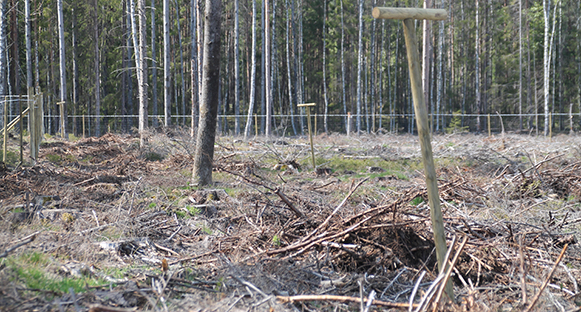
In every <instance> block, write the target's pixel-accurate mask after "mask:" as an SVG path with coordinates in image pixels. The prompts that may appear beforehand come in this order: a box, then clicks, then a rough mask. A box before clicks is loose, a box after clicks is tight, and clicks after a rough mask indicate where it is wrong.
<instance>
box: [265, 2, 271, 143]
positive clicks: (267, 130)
mask: <svg viewBox="0 0 581 312" xmlns="http://www.w3.org/2000/svg"><path fill="white" fill-rule="evenodd" d="M268 14H269V13H268V0H265V1H264V18H265V21H264V25H265V27H264V46H265V50H264V57H265V64H264V71H265V73H266V76H265V82H266V85H265V92H266V95H265V96H266V123H265V130H264V134H265V135H266V137H270V136H271V135H272V134H271V129H272V125H271V123H272V93H271V92H272V90H271V82H272V81H271V79H270V65H271V58H270V21H269V17H268Z"/></svg>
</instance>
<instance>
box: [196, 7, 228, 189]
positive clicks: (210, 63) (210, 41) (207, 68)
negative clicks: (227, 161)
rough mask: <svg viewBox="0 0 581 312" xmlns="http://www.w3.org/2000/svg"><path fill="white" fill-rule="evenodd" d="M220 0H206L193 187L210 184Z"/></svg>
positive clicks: (217, 76) (218, 68)
mask: <svg viewBox="0 0 581 312" xmlns="http://www.w3.org/2000/svg"><path fill="white" fill-rule="evenodd" d="M220 2H221V0H206V14H205V15H206V16H205V21H206V22H205V26H204V27H205V29H204V68H203V84H202V98H201V105H200V129H199V130H198V136H197V144H196V153H195V155H194V169H193V171H192V178H193V182H194V185H199V186H202V185H208V184H211V183H212V162H213V158H214V142H215V139H216V116H217V113H218V100H219V97H220V94H219V83H220V6H221V3H220Z"/></svg>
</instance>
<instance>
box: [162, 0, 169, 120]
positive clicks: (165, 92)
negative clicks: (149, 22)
mask: <svg viewBox="0 0 581 312" xmlns="http://www.w3.org/2000/svg"><path fill="white" fill-rule="evenodd" d="M169 10H170V8H169V0H163V107H164V125H165V126H166V127H169V126H170V125H171V94H170V92H171V90H170V88H171V65H170V55H169V54H170V46H169Z"/></svg>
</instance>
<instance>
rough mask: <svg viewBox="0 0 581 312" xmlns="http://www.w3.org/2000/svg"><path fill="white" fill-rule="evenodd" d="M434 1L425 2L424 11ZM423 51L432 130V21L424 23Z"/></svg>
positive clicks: (423, 68)
mask: <svg viewBox="0 0 581 312" xmlns="http://www.w3.org/2000/svg"><path fill="white" fill-rule="evenodd" d="M431 8H432V1H431V0H424V9H431ZM423 33H424V37H423V49H422V59H423V62H422V88H423V90H424V99H425V101H426V109H427V110H428V112H431V114H430V125H431V127H430V128H431V129H433V127H434V107H433V105H432V102H431V101H430V82H429V79H430V67H431V55H432V46H431V45H432V44H431V43H432V25H431V21H428V20H424V21H423Z"/></svg>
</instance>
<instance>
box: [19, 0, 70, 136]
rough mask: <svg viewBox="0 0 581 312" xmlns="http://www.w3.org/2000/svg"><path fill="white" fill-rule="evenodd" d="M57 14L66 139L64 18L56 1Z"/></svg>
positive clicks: (58, 1) (61, 7)
mask: <svg viewBox="0 0 581 312" xmlns="http://www.w3.org/2000/svg"><path fill="white" fill-rule="evenodd" d="M57 14H58V29H59V59H60V81H61V88H60V101H61V105H63V106H64V109H63V111H64V115H62V117H63V119H62V120H61V122H60V126H61V128H62V133H63V134H64V136H65V137H64V138H63V139H68V135H67V109H66V107H67V106H66V100H67V78H66V73H67V71H66V68H65V25H64V18H63V2H62V0H57ZM17 77H18V76H17ZM17 85H18V84H17Z"/></svg>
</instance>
